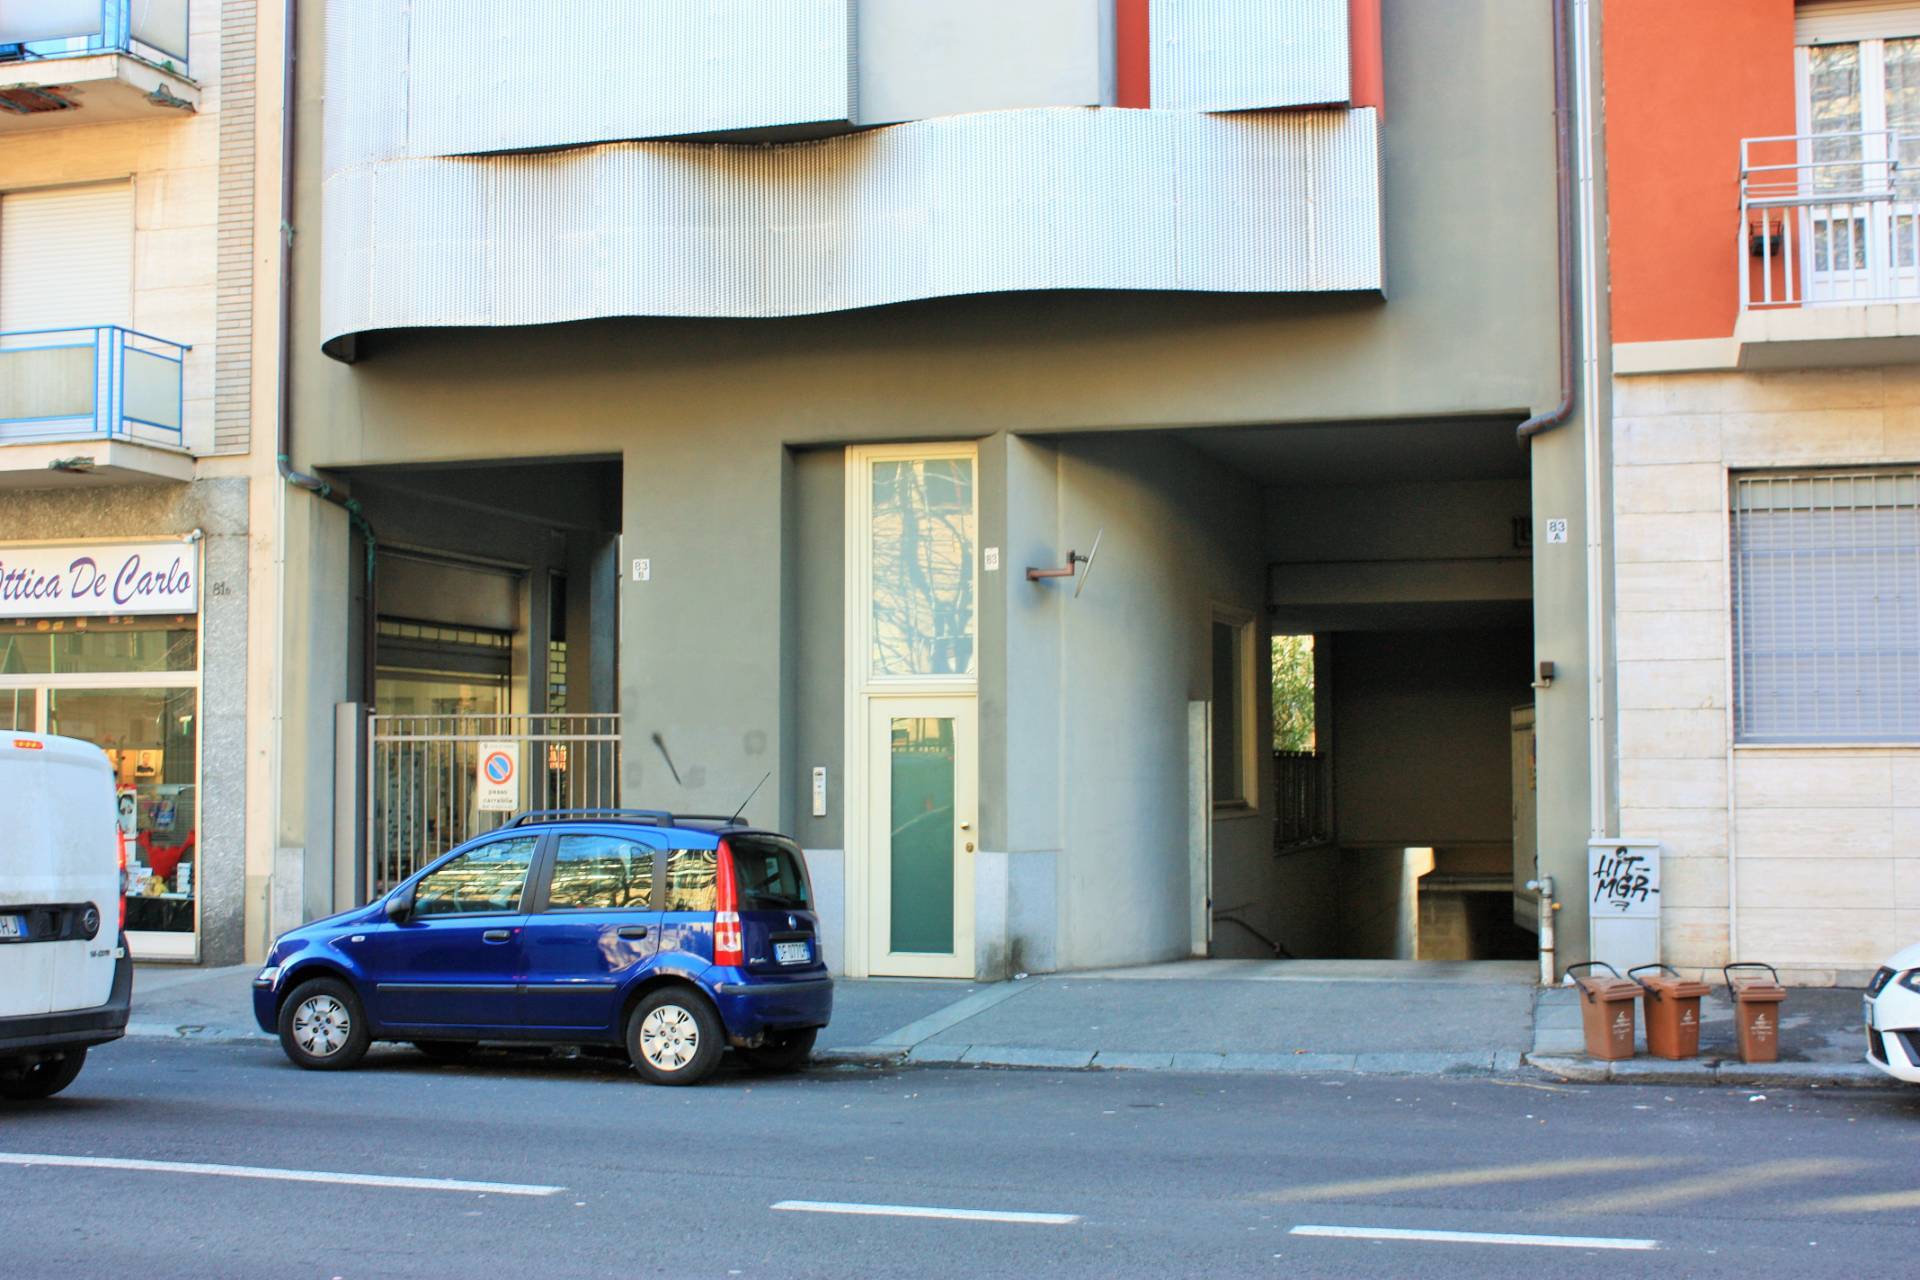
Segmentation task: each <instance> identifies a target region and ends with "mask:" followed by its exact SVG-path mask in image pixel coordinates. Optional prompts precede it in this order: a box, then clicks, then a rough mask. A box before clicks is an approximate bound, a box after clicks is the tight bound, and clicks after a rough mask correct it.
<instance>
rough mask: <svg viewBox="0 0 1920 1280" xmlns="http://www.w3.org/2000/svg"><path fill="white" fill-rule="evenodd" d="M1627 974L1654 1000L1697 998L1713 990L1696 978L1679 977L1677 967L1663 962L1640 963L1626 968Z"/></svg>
mask: <svg viewBox="0 0 1920 1280" xmlns="http://www.w3.org/2000/svg"><path fill="white" fill-rule="evenodd" d="M1650 970H1651V972H1649V971H1650ZM1661 970H1665V972H1661ZM1627 976H1628V977H1629V978H1636V979H1638V980H1639V982H1640V985H1641V986H1643V987H1645V988H1646V989H1647V991H1648V992H1649V994H1651V995H1652V997H1653V998H1654V999H1656V1000H1698V999H1699V998H1700V997H1701V996H1704V995H1706V994H1707V992H1709V991H1711V990H1713V988H1712V987H1709V986H1708V985H1707V984H1706V983H1704V982H1701V981H1699V980H1698V979H1695V978H1683V977H1681V976H1680V971H1679V970H1678V969H1675V968H1673V967H1672V966H1670V965H1664V964H1658V965H1654V964H1648V965H1640V966H1639V967H1637V968H1633V969H1629V970H1627Z"/></svg>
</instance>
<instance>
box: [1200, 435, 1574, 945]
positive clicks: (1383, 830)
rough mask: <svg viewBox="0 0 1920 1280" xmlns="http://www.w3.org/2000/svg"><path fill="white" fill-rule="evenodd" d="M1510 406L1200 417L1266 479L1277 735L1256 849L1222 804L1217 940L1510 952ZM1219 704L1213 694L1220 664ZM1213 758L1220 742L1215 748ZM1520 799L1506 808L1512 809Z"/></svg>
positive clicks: (1513, 570)
mask: <svg viewBox="0 0 1920 1280" xmlns="http://www.w3.org/2000/svg"><path fill="white" fill-rule="evenodd" d="M1512 426H1513V424H1512V423H1511V422H1509V421H1504V420H1449V421H1439V422H1420V423H1391V424H1379V425H1371V426H1368V425H1360V426H1355V425H1352V424H1340V425H1338V426H1326V427H1318V426H1308V427H1276V428H1267V429H1226V430H1210V431H1194V432H1188V433H1184V434H1185V439H1186V440H1187V442H1188V443H1189V444H1191V445H1192V446H1193V447H1194V448H1195V449H1196V450H1198V451H1199V452H1201V453H1202V454H1204V455H1207V456H1209V457H1211V458H1212V459H1214V460H1216V461H1218V462H1220V463H1223V464H1226V465H1228V466H1231V467H1232V468H1234V469H1235V470H1237V471H1239V472H1240V473H1241V474H1243V475H1245V476H1247V477H1248V478H1250V479H1252V480H1253V481H1254V482H1255V483H1257V484H1258V486H1259V489H1260V495H1261V506H1262V511H1263V515H1264V536H1265V543H1264V546H1263V548H1262V551H1263V553H1264V555H1265V557H1266V564H1267V609H1266V616H1265V617H1264V618H1263V619H1261V623H1262V629H1263V633H1264V634H1263V635H1262V637H1261V640H1260V643H1261V645H1262V650H1261V653H1262V658H1263V661H1262V663H1261V664H1260V665H1261V666H1262V668H1263V669H1264V670H1263V672H1262V676H1261V677H1260V684H1261V688H1260V689H1259V691H1258V698H1257V703H1258V706H1259V712H1260V718H1261V721H1262V723H1263V725H1264V726H1265V727H1266V728H1267V729H1268V731H1269V739H1270V740H1269V741H1268V742H1265V743H1263V745H1266V746H1267V747H1268V750H1267V751H1266V752H1264V753H1263V756H1262V762H1263V764H1266V765H1268V769H1267V770H1266V771H1265V772H1266V773H1267V779H1268V780H1267V782H1266V783H1265V784H1264V785H1265V794H1264V795H1263V796H1262V797H1261V801H1262V802H1261V804H1260V806H1259V807H1260V808H1261V809H1262V810H1263V811H1264V812H1263V817H1264V818H1267V819H1268V821H1267V822H1264V823H1263V824H1262V825H1263V826H1266V827H1267V828H1268V829H1270V830H1271V833H1272V839H1271V841H1270V843H1269V844H1268V846H1267V847H1265V848H1263V849H1261V850H1260V851H1259V853H1258V855H1257V856H1256V855H1255V853H1254V851H1253V850H1252V849H1251V848H1250V842H1249V841H1247V840H1246V838H1245V837H1244V835H1242V834H1235V833H1231V832H1229V833H1228V834H1226V835H1225V837H1224V838H1223V835H1222V833H1223V829H1226V828H1228V827H1230V826H1232V825H1233V824H1236V823H1239V822H1244V819H1243V818H1240V817H1239V816H1237V815H1230V814H1228V813H1227V812H1226V811H1224V810H1222V809H1221V808H1220V807H1219V806H1217V805H1216V807H1215V812H1214V819H1215V838H1214V839H1213V841H1212V850H1213V863H1212V880H1213V893H1212V915H1213V936H1212V939H1211V943H1210V947H1209V954H1211V955H1214V956H1218V957H1255V956H1268V957H1271V956H1275V955H1280V956H1285V957H1299V958H1308V957H1324V958H1350V959H1379V960H1434V961H1463V960H1523V959H1526V958H1528V957H1531V956H1532V955H1533V954H1534V951H1535V946H1536V944H1535V941H1534V937H1533V935H1532V933H1531V932H1529V931H1528V930H1527V929H1525V928H1522V927H1520V926H1519V925H1517V924H1516V923H1515V919H1514V887H1515V886H1514V880H1515V870H1514V868H1515V865H1516V864H1515V852H1514V851H1515V847H1516V829H1517V827H1518V828H1523V830H1522V837H1521V841H1520V843H1521V844H1522V845H1523V846H1525V847H1527V848H1529V849H1530V830H1531V809H1530V806H1529V805H1528V804H1527V803H1526V800H1527V797H1526V796H1525V795H1521V796H1519V797H1518V800H1519V801H1520V803H1519V804H1516V795H1515V786H1516V779H1518V780H1519V781H1520V783H1521V784H1522V785H1527V784H1530V779H1531V773H1530V772H1529V771H1527V770H1518V771H1517V770H1516V767H1515V759H1516V756H1515V753H1516V750H1520V749H1523V748H1521V747H1517V746H1516V744H1517V743H1523V742H1524V743H1526V745H1527V746H1530V740H1526V739H1523V738H1521V737H1519V736H1517V735H1516V732H1515V728H1514V726H1515V723H1516V713H1517V712H1518V711H1522V710H1525V709H1527V708H1529V707H1530V705H1531V703H1532V701H1533V693H1534V691H1533V688H1532V679H1533V671H1534V643H1533V628H1532V595H1533V593H1532V548H1531V538H1530V531H1531V528H1532V509H1531V508H1532V498H1531V492H1530V484H1529V476H1528V454H1527V452H1526V451H1525V450H1522V449H1519V448H1516V447H1515V445H1514V441H1513V434H1512ZM1215 685H1216V688H1215V689H1214V690H1213V700H1214V705H1215V706H1216V707H1217V706H1219V705H1220V704H1221V702H1222V699H1223V696H1225V695H1223V691H1222V690H1221V689H1220V688H1218V687H1217V686H1218V685H1219V679H1218V678H1216V680H1215ZM1216 756H1217V753H1216ZM1516 815H1519V816H1518V818H1517V817H1516Z"/></svg>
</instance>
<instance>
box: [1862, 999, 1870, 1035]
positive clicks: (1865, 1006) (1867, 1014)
mask: <svg viewBox="0 0 1920 1280" xmlns="http://www.w3.org/2000/svg"><path fill="white" fill-rule="evenodd" d="M1860 1005H1861V1007H1862V1008H1863V1009H1864V1010H1865V1011H1866V1012H1865V1014H1864V1015H1863V1016H1864V1017H1865V1018H1866V1020H1867V1030H1869V1031H1871V1030H1873V997H1872V996H1866V997H1864V998H1862V999H1861V1001H1860Z"/></svg>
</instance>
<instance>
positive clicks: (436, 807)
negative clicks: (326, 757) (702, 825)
mask: <svg viewBox="0 0 1920 1280" xmlns="http://www.w3.org/2000/svg"><path fill="white" fill-rule="evenodd" d="M345 478H346V480H347V481H348V483H349V484H350V485H351V487H352V492H353V495H354V498H355V500H356V501H357V502H358V503H359V504H360V506H361V509H362V510H363V512H364V513H365V516H366V520H367V523H368V524H369V525H370V526H371V527H372V529H373V531H374V535H375V538H376V542H377V548H376V552H375V559H374V573H373V575H372V578H371V586H372V592H371V596H370V597H369V593H368V591H367V585H368V580H367V579H366V578H365V576H364V575H363V573H362V566H363V564H364V561H362V560H361V559H360V558H359V557H358V556H356V557H355V559H354V563H353V572H354V587H355V591H354V597H353V598H354V606H355V609H354V612H355V615H356V616H355V617H354V619H353V620H352V624H353V625H352V634H353V636H354V643H353V644H352V645H351V646H350V649H349V652H350V654H351V661H350V669H351V686H352V687H353V688H354V689H356V690H367V689H368V688H369V685H368V682H367V680H366V676H367V671H368V664H371V667H372V676H373V679H372V682H371V693H372V698H371V705H370V706H362V707H360V709H359V710H360V713H361V720H360V721H359V722H358V723H357V724H356V725H354V726H353V727H352V729H351V730H349V729H346V728H344V727H343V730H342V732H343V733H346V732H353V733H357V735H358V742H357V744H355V743H351V742H349V743H344V744H343V751H342V755H343V756H345V757H348V758H358V759H359V760H360V761H361V762H362V763H361V767H360V776H359V779H358V785H357V786H356V787H355V789H354V790H355V803H354V806H353V815H352V818H351V821H350V823H348V822H347V821H346V820H345V815H342V822H341V824H340V825H341V826H342V827H343V828H344V827H348V826H350V829H351V831H352V839H353V841H354V843H355V846H356V849H357V853H358V857H357V858H356V860H355V863H356V865H357V866H358V867H360V868H362V870H361V871H360V872H358V873H357V884H356V888H357V890H358V891H359V892H360V893H361V894H372V893H377V892H379V891H380V889H381V888H382V887H383V886H384V885H386V884H389V883H391V882H392V881H393V880H395V879H397V878H400V877H404V876H406V875H408V874H410V873H411V872H412V871H413V870H415V869H417V868H418V867H419V866H420V865H421V864H422V863H423V862H425V861H427V860H429V859H431V858H433V857H435V856H437V855H438V854H440V853H442V852H444V851H445V850H447V849H449V848H452V847H453V846H454V845H455V844H458V843H459V842H460V841H462V840H464V839H467V838H469V837H470V836H473V835H476V834H479V833H480V832H482V831H486V830H489V829H491V827H493V826H495V825H497V824H498V823H499V822H500V821H502V820H504V819H505V818H506V817H507V816H508V815H507V814H506V813H504V812H494V811H491V810H485V809H483V808H482V807H481V805H480V803H479V801H478V800H477V798H476V789H477V788H476V778H477V774H476V770H477V768H478V764H479V760H480V753H481V751H482V748H483V747H493V746H496V745H500V744H505V745H506V747H507V754H508V755H509V756H510V757H511V758H512V760H513V767H512V773H513V786H514V788H515V790H516V797H517V803H516V806H515V807H517V808H522V809H526V808H551V807H609V806H611V805H613V804H617V803H618V799H619V781H620V779H619V760H620V750H619V746H620V744H619V717H618V715H617V714H616V708H617V692H616V691H617V684H616V679H617V659H618V643H617V637H618V621H617V611H616V600H615V592H616V590H617V587H618V583H617V580H616V576H617V573H618V554H619V537H620V532H619V529H620V515H619V512H620V466H619V464H618V463H617V462H614V461H607V460H599V459H578V460H566V461H557V462H556V461H538V462H528V463H525V464H521V465H512V466H495V465H489V466H440V467H394V468H370V469H364V470H360V471H356V472H349V473H347V475H346V477H345ZM369 612H371V620H370V621H371V625H369V616H368V615H369ZM336 838H345V837H344V831H343V832H342V835H341V836H339V837H336Z"/></svg>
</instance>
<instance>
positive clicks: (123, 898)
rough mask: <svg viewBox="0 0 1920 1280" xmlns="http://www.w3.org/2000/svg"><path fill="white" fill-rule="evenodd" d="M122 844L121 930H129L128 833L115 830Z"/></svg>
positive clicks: (118, 840) (122, 931) (123, 931)
mask: <svg viewBox="0 0 1920 1280" xmlns="http://www.w3.org/2000/svg"><path fill="white" fill-rule="evenodd" d="M113 834H114V836H115V838H116V842H117V843H118V844H119V846H120V932H121V933H125V932H126V931H127V833H126V832H124V831H115V832H114V833H113Z"/></svg>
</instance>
